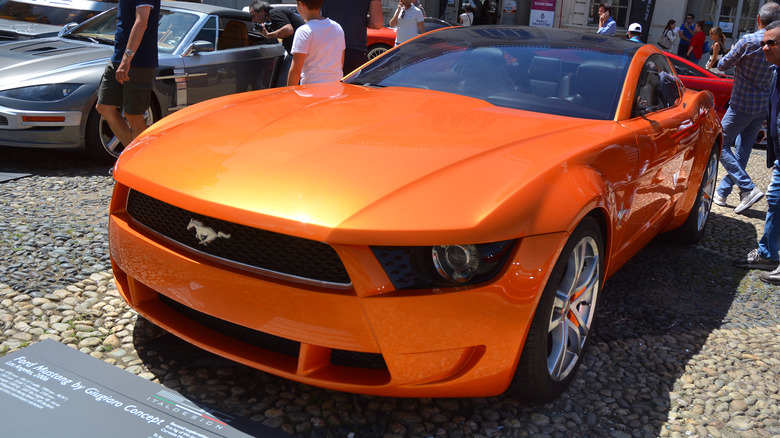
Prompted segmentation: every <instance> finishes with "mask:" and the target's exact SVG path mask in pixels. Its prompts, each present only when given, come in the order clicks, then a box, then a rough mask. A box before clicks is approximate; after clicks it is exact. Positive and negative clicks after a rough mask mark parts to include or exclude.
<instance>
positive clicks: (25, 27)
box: [0, 18, 62, 39]
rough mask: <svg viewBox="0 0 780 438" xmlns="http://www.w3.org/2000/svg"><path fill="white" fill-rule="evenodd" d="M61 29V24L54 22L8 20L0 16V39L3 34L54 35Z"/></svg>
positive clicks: (22, 35) (17, 35)
mask: <svg viewBox="0 0 780 438" xmlns="http://www.w3.org/2000/svg"><path fill="white" fill-rule="evenodd" d="M60 30H62V26H59V25H54V24H41V23H28V22H25V21H17V20H8V19H5V18H0V39H1V38H3V36H12V37H13V38H14V39H17V38H19V37H30V38H40V37H47V36H55V35H57V34H58V33H59V31H60Z"/></svg>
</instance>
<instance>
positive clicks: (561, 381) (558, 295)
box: [507, 216, 604, 402]
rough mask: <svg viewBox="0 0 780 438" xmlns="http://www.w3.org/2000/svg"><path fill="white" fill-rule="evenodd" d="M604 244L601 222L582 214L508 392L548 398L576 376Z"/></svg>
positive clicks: (551, 280) (598, 283)
mask: <svg viewBox="0 0 780 438" xmlns="http://www.w3.org/2000/svg"><path fill="white" fill-rule="evenodd" d="M603 248H604V240H603V237H602V231H601V227H600V226H599V224H598V222H597V221H596V219H594V218H593V217H591V216H588V217H585V219H583V220H582V222H580V224H579V225H578V226H577V228H576V229H575V230H574V232H573V233H572V235H571V236H570V237H569V240H568V241H567V242H566V245H565V246H564V248H563V251H562V252H561V255H560V257H558V260H557V261H556V263H555V266H554V267H553V270H552V272H551V274H550V278H549V280H547V284H546V285H545V287H544V290H543V291H542V297H541V299H540V301H539V305H538V306H537V308H536V312H535V313H534V317H533V320H532V322H531V327H530V328H529V331H528V336H527V338H526V341H525V344H524V346H523V352H522V354H521V355H520V360H519V362H518V365H517V369H516V370H515V375H514V378H513V379H512V383H511V385H510V387H509V390H508V391H507V392H508V393H509V394H512V395H516V396H519V397H520V398H522V399H525V400H530V401H534V402H548V401H551V400H554V399H556V398H557V397H559V396H560V395H561V394H562V393H563V391H565V390H566V388H567V387H568V386H569V385H570V384H571V382H572V380H574V376H575V375H576V372H577V369H578V368H579V366H580V363H582V357H583V352H584V349H585V346H586V344H587V341H588V339H589V338H590V337H591V336H590V333H591V331H592V329H593V318H594V316H595V314H596V305H597V303H598V298H599V294H600V292H601V286H602V282H603V278H604V269H603V266H604V251H603ZM577 291H580V292H577ZM577 316H578V317H577ZM575 332H576V333H575ZM573 334H576V335H577V337H572V336H570V335H573ZM572 341H575V342H572Z"/></svg>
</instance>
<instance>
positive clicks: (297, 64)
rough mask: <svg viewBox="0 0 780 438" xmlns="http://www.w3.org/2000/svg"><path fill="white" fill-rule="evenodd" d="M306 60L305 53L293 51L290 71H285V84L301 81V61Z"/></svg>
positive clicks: (295, 83) (294, 83)
mask: <svg viewBox="0 0 780 438" xmlns="http://www.w3.org/2000/svg"><path fill="white" fill-rule="evenodd" d="M305 60H306V54H305V53H293V57H292V63H291V64H290V72H289V73H287V86H288V87H289V86H291V85H298V83H299V82H300V81H301V71H303V61H305ZM341 65H344V55H343V54H342V55H341Z"/></svg>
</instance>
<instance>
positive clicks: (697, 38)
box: [685, 21, 707, 65]
mask: <svg viewBox="0 0 780 438" xmlns="http://www.w3.org/2000/svg"><path fill="white" fill-rule="evenodd" d="M703 28H704V22H703V21H699V22H698V23H696V25H695V26H694V27H693V36H692V37H691V41H690V44H688V53H686V55H685V58H686V59H687V60H688V61H691V62H692V63H694V64H696V65H698V64H699V61H700V60H701V56H702V55H703V54H704V42H705V41H706V40H707V37H706V36H705V35H704V31H703V30H702V29H703Z"/></svg>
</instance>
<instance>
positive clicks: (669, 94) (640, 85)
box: [632, 55, 680, 117]
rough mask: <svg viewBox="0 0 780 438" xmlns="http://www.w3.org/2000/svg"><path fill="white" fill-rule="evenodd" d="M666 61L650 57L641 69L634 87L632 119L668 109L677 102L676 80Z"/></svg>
mask: <svg viewBox="0 0 780 438" xmlns="http://www.w3.org/2000/svg"><path fill="white" fill-rule="evenodd" d="M666 59H667V58H666V57H664V56H662V55H652V56H650V57H649V58H648V59H647V61H646V62H645V65H644V66H643V67H642V72H641V73H640V75H639V81H638V82H637V86H636V93H635V99H634V108H633V110H632V116H633V117H639V116H642V115H645V114H648V113H652V112H655V111H660V110H663V109H666V108H669V107H671V106H674V105H676V104H677V102H678V101H679V99H680V89H679V86H678V83H677V79H676V78H675V76H674V74H672V72H671V68H670V67H669V63H668V62H667V60H666Z"/></svg>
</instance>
